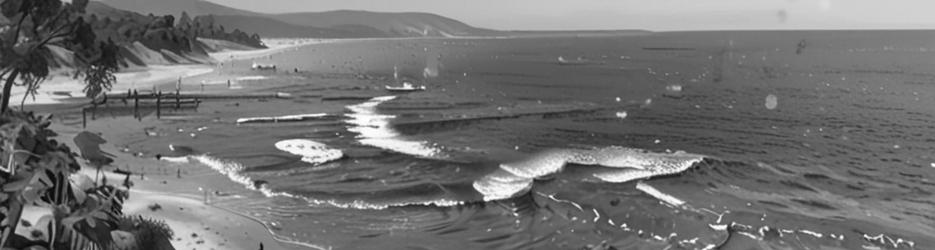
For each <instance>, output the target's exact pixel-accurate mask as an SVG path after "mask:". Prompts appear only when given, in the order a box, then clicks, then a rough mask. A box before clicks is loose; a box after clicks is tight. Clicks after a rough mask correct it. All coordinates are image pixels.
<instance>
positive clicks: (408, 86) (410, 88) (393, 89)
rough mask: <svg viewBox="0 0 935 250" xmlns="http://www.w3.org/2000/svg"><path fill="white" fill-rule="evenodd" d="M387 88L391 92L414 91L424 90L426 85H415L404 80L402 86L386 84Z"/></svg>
mask: <svg viewBox="0 0 935 250" xmlns="http://www.w3.org/2000/svg"><path fill="white" fill-rule="evenodd" d="M386 90H388V91H390V92H414V91H423V90H425V85H420V86H414V85H412V84H411V83H408V82H404V83H403V86H402V87H394V86H389V85H387V86H386Z"/></svg>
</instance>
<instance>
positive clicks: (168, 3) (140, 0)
mask: <svg viewBox="0 0 935 250" xmlns="http://www.w3.org/2000/svg"><path fill="white" fill-rule="evenodd" d="M99 1H100V2H102V3H104V4H107V5H109V6H111V7H114V8H117V9H122V10H129V11H133V12H137V13H140V14H143V15H148V14H150V13H152V14H154V15H173V16H176V17H179V16H181V15H182V12H183V11H184V12H188V15H191V16H193V17H194V16H201V15H226V16H262V15H264V14H261V13H257V12H252V11H247V10H241V9H235V8H231V7H227V6H224V5H220V4H216V3H213V2H209V1H204V0H99Z"/></svg>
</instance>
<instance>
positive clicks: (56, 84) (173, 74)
mask: <svg viewBox="0 0 935 250" xmlns="http://www.w3.org/2000/svg"><path fill="white" fill-rule="evenodd" d="M266 41H270V43H271V45H268V48H266V49H257V50H225V51H220V52H213V53H208V57H209V58H211V59H213V60H215V63H216V64H224V63H228V62H231V61H237V60H249V59H257V58H261V57H266V56H269V55H272V54H276V53H280V52H283V51H286V50H289V49H298V48H301V47H304V46H308V45H314V44H320V43H322V41H321V40H319V39H269V40H264V42H266ZM214 72H218V67H217V65H209V64H173V65H147V66H145V67H131V68H126V69H121V71H120V72H117V73H115V74H114V76H115V77H116V78H117V81H116V82H115V83H114V85H113V86H112V87H111V90H110V91H109V92H108V93H124V92H123V91H124V90H127V89H152V88H156V87H157V86H159V85H164V84H168V83H171V82H174V81H175V80H176V79H178V78H183V79H188V78H196V77H201V76H205V75H209V74H211V73H214ZM70 74H71V71H68V70H65V71H62V70H57V71H54V72H51V73H50V74H49V78H48V79H47V80H46V81H45V82H43V83H41V85H40V86H41V87H40V88H39V90H38V93H37V94H36V95H35V96H34V97H32V98H28V99H27V100H26V102H25V105H26V106H27V107H28V106H33V105H56V104H75V103H82V102H85V101H87V98H86V97H84V93H83V89H84V83H83V82H82V81H81V80H80V79H72V78H71V76H70ZM12 93H13V94H12V95H11V97H10V105H11V106H12V107H19V106H20V103H21V100H23V98H24V97H25V89H23V87H22V86H14V87H13V89H12Z"/></svg>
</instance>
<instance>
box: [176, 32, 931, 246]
mask: <svg viewBox="0 0 935 250" xmlns="http://www.w3.org/2000/svg"><path fill="white" fill-rule="evenodd" d="M802 39H805V40H807V41H808V44H809V45H808V47H807V48H806V50H805V51H804V53H802V54H796V53H795V46H796V45H797V44H798V42H799V41H800V40H802ZM930 51H932V52H930ZM933 53H935V36H933V35H931V34H928V33H925V32H917V31H902V32H886V31H866V32H857V31H849V32H689V33H662V34H655V35H648V36H629V37H591V38H536V39H485V40H469V39H462V40H434V39H429V40H387V41H357V42H348V43H332V44H322V45H316V46H313V47H307V48H303V49H302V50H299V51H295V52H291V53H289V54H283V55H277V56H276V57H274V58H273V59H271V60H272V61H274V62H276V63H277V64H279V65H281V67H280V68H293V67H295V68H299V69H301V70H305V71H310V72H313V73H315V74H323V75H325V76H329V75H330V76H334V77H336V78H342V77H345V78H346V77H348V76H354V75H357V76H365V77H367V78H370V80H360V81H356V82H353V83H350V84H349V85H334V84H332V85H327V86H324V87H323V86H322V83H318V82H312V83H307V84H306V85H303V84H298V85H294V86H289V90H290V91H292V92H295V93H306V94H308V95H304V96H303V95H297V96H299V97H298V98H297V99H293V100H286V101H283V100H275V101H269V102H258V103H251V104H249V105H253V106H255V107H257V108H256V110H274V111H279V112H278V113H276V115H298V114H310V113H319V112H320V111H321V109H325V112H326V113H329V112H330V113H329V114H328V115H325V116H320V117H315V118H311V119H307V120H302V121H298V122H289V123H262V122H258V123H252V124H249V125H246V124H245V125H241V126H236V125H232V124H225V125H218V126H219V127H222V128H218V129H216V130H215V131H216V132H212V133H216V134H214V135H205V136H200V138H201V139H199V140H201V142H190V144H193V145H192V147H194V148H196V149H197V150H198V151H199V152H211V155H212V157H216V158H218V159H224V160H225V161H230V162H236V163H237V164H239V165H238V167H237V168H236V171H235V172H234V173H233V174H234V175H235V176H237V178H243V180H242V181H244V182H245V184H248V185H250V184H252V183H250V182H252V181H255V180H263V181H265V183H267V184H266V186H265V189H264V190H266V192H267V194H268V195H271V196H270V197H265V198H264V197H255V198H251V199H241V200H236V199H234V200H226V201H223V202H221V204H223V205H228V206H232V207H235V208H237V209H242V210H245V211H249V212H250V213H251V214H254V215H256V216H257V217H259V218H260V219H262V220H264V221H268V222H269V224H270V225H273V228H274V229H275V230H274V231H275V232H276V233H277V234H279V235H280V236H282V237H286V238H289V239H292V240H298V241H302V242H307V243H310V244H314V245H317V246H321V247H328V246H331V247H334V248H337V249H374V248H382V249H401V248H411V249H570V248H573V249H577V248H582V247H588V246H593V247H601V246H602V244H603V246H613V247H616V248H617V249H663V248H669V249H713V248H718V249H928V248H932V247H935V237H933V235H935V226H933V225H935V217H933V216H932V214H935V195H933V193H932V192H933V190H935V180H933V178H935V159H933V158H932V155H931V154H932V153H931V152H935V136H933V135H932V133H931V131H935V130H933V129H935V109H933V108H932V107H935V106H933V104H935V96H933V95H932V93H935V74H933V73H932V72H931V69H932V68H933V67H932V66H933V64H935V61H932V60H930V59H931V58H932V56H933V55H935V54H933ZM559 56H562V57H563V58H566V59H567V58H581V60H577V61H576V63H574V64H568V63H559V62H558V60H557V58H558V57H559ZM329 60H330V61H329ZM394 66H396V67H397V68H398V69H400V70H399V75H401V79H400V80H399V81H413V82H416V83H417V84H424V85H426V86H427V87H428V90H427V91H424V92H414V93H405V94H396V93H387V92H384V91H382V88H383V86H385V85H394V84H396V82H397V80H395V79H393V77H392V76H393V68H394ZM424 72H432V74H424V75H423V73H424ZM423 76H425V77H427V79H424V78H423ZM277 77H278V78H282V77H286V76H272V77H271V78H269V79H266V81H276V80H277ZM326 81H327V80H326ZM322 96H325V97H327V96H332V97H341V96H345V97H352V96H353V97H355V98H345V99H341V100H338V99H335V100H334V101H325V100H322V99H323V98H322ZM388 96H395V97H388ZM371 98H375V99H371ZM316 105H318V106H317V107H316ZM322 105H323V106H325V107H324V108H323V107H322ZM303 107H308V108H307V109H308V110H305V109H306V108H303ZM327 107H331V108H327ZM285 110H289V111H290V112H291V111H295V112H294V113H291V114H290V113H283V112H285ZM621 113H623V114H624V115H620V114H621ZM255 116H256V115H255V114H250V115H248V114H244V117H255ZM191 126H195V125H191ZM288 139H309V140H313V141H316V142H320V143H323V144H325V145H327V146H328V147H330V148H334V149H340V150H342V151H343V154H344V156H345V157H344V158H342V159H339V160H336V161H332V162H328V163H324V164H312V163H309V162H303V161H301V158H302V157H301V156H296V155H293V154H291V153H288V152H283V151H279V150H277V149H276V148H275V147H274V144H275V143H276V142H278V141H283V140H288ZM167 140H171V139H167ZM219 142H223V145H218V144H219ZM614 146H619V147H626V148H630V149H632V150H630V149H627V150H622V149H620V148H619V147H614ZM676 151H684V152H678V153H676ZM569 152H571V153H569ZM580 152H602V153H599V154H598V153H588V154H589V155H587V157H585V156H581V155H580ZM568 154H571V155H572V156H569V155H568ZM590 154H593V155H590ZM687 156H692V157H687ZM694 156H697V157H700V158H703V159H700V158H699V160H697V161H695V159H694V158H693V157H694ZM576 157H577V158H576ZM582 157H583V158H582ZM589 157H590V158H589ZM594 157H596V158H594ZM572 158H574V159H572ZM613 159H616V160H613ZM563 162H564V163H566V164H562V163H563ZM595 163H597V164H595ZM681 163H685V164H688V165H690V168H688V169H687V170H684V169H683V168H678V170H677V171H676V172H679V171H683V170H684V172H681V173H677V174H669V172H665V171H660V172H658V173H655V174H649V175H660V174H661V175H660V176H657V177H653V178H650V179H646V180H633V181H626V182H622V183H617V182H613V181H608V180H611V179H612V178H615V177H616V178H620V177H621V176H623V177H628V176H639V173H636V172H632V171H635V170H634V169H644V170H645V169H650V170H653V169H656V170H658V169H661V168H662V167H663V166H664V165H672V166H675V165H679V164H681ZM214 164H216V165H224V164H223V162H215V163H214ZM615 164H616V165H618V166H611V165H615ZM602 165H603V166H602ZM688 165H686V167H688ZM221 167H223V166H221ZM611 167H616V168H611ZM619 167H630V169H620V168H619ZM620 171H631V172H620ZM602 177H604V178H602ZM248 179H249V180H248ZM621 180H628V179H621ZM478 183H480V184H478ZM638 187H639V188H638ZM596 249H601V248H596Z"/></svg>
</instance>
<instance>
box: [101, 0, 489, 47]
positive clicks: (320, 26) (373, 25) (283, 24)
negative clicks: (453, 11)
mask: <svg viewBox="0 0 935 250" xmlns="http://www.w3.org/2000/svg"><path fill="white" fill-rule="evenodd" d="M100 1H101V2H103V3H105V4H107V5H110V6H113V7H115V8H118V9H124V10H129V11H134V12H138V13H141V14H144V15H145V14H149V13H152V14H155V15H175V16H176V17H180V16H181V13H182V12H185V13H187V14H188V15H190V16H203V15H213V16H214V20H215V24H217V25H221V26H224V27H225V28H226V29H228V30H232V29H240V30H242V31H244V32H247V33H257V34H259V35H260V36H263V37H319V38H361V37H448V36H492V35H501V34H503V33H502V32H499V31H494V30H488V29H480V28H475V27H471V26H470V25H467V24H464V23H462V22H459V21H457V20H454V19H450V18H446V17H443V16H439V15H435V14H429V13H381V12H368V11H350V10H339V11H328V12H305V13H289V14H265V13H257V12H252V11H246V10H240V9H235V8H231V7H227V6H223V5H220V4H216V3H213V2H209V1H205V0H158V1H157V0H100Z"/></svg>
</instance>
